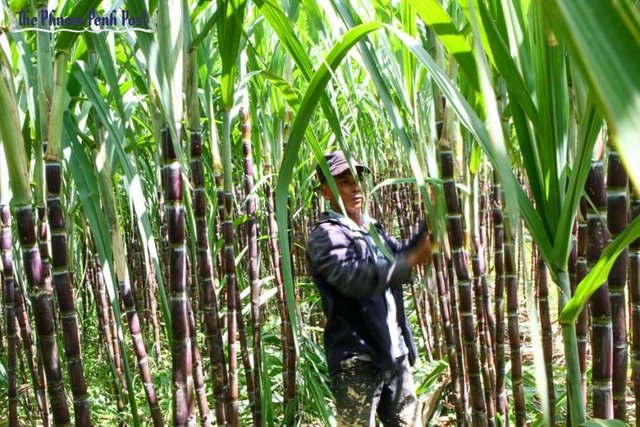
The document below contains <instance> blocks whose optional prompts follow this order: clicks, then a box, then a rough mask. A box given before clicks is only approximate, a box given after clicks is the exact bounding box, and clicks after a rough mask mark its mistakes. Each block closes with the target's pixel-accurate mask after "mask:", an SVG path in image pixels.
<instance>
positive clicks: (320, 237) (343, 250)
mask: <svg viewBox="0 0 640 427" xmlns="http://www.w3.org/2000/svg"><path fill="white" fill-rule="evenodd" d="M306 252H307V253H306V256H307V262H308V264H309V271H310V273H311V274H312V275H320V276H322V277H323V278H324V279H325V280H326V281H327V283H328V284H329V285H331V286H333V287H334V288H335V289H336V290H338V291H339V292H340V293H342V294H344V295H346V296H349V297H352V298H363V297H367V296H370V295H373V294H374V293H377V292H382V291H384V289H386V288H387V287H389V286H399V285H402V284H403V283H407V282H408V281H409V279H410V276H411V269H410V268H409V266H408V265H407V259H406V255H405V254H402V253H400V254H398V255H397V256H396V258H395V259H393V260H391V261H389V260H387V259H385V258H384V257H380V258H379V259H377V260H376V259H375V257H374V256H373V254H371V253H370V251H369V249H368V247H367V245H366V244H364V241H363V242H359V241H358V240H356V239H355V238H353V237H352V236H350V235H349V234H348V233H347V232H346V231H345V230H344V229H343V228H342V227H340V226H336V225H335V224H331V223H324V224H321V225H320V226H319V227H318V228H316V229H315V230H314V231H313V232H312V233H311V235H310V236H309V240H308V242H307V248H306Z"/></svg>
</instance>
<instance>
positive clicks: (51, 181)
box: [45, 159, 62, 194]
mask: <svg viewBox="0 0 640 427" xmlns="http://www.w3.org/2000/svg"><path fill="white" fill-rule="evenodd" d="M60 169H61V168H60V163H59V162H57V161H55V159H54V160H48V161H47V163H46V164H45V178H46V181H47V192H48V193H49V194H60V187H61V181H62V174H61V173H60Z"/></svg>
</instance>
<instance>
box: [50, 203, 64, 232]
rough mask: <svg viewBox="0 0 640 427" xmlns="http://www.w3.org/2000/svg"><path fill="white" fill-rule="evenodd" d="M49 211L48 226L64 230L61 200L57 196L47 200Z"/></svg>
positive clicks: (52, 228)
mask: <svg viewBox="0 0 640 427" xmlns="http://www.w3.org/2000/svg"><path fill="white" fill-rule="evenodd" d="M47 205H48V211H49V228H50V229H51V230H52V231H54V230H64V229H65V222H64V213H63V211H62V202H61V201H60V199H59V198H49V199H48V200H47Z"/></svg>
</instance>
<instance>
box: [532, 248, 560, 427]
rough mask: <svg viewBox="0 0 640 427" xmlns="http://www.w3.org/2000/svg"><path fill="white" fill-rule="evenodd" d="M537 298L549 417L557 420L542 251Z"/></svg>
mask: <svg viewBox="0 0 640 427" xmlns="http://www.w3.org/2000/svg"><path fill="white" fill-rule="evenodd" d="M535 266H536V271H535V284H536V299H537V301H538V312H539V313H540V327H541V329H542V355H543V358H544V367H545V374H546V376H547V393H548V399H549V405H548V409H547V410H548V412H549V419H551V420H552V421H553V420H555V418H556V416H555V409H556V394H555V388H554V386H553V330H552V329H551V310H550V308H549V279H548V274H547V265H546V264H545V262H544V260H543V259H542V256H541V255H540V253H539V252H538V253H537V262H536V264H535Z"/></svg>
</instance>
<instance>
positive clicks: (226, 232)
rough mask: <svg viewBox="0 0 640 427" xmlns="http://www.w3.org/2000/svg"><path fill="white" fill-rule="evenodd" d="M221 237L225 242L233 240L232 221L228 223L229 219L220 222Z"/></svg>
mask: <svg viewBox="0 0 640 427" xmlns="http://www.w3.org/2000/svg"><path fill="white" fill-rule="evenodd" d="M222 237H223V238H224V241H225V242H231V241H233V223H230V221H225V223H224V224H222Z"/></svg>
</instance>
